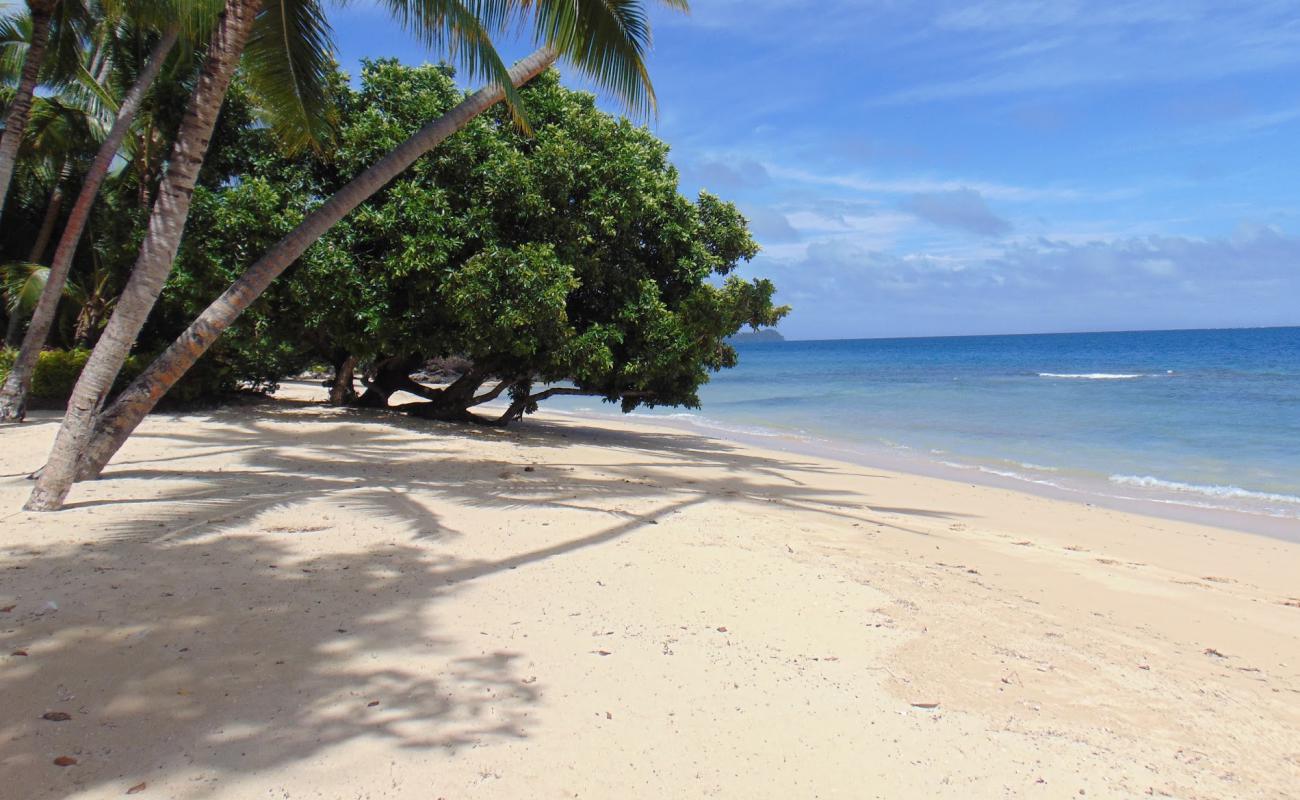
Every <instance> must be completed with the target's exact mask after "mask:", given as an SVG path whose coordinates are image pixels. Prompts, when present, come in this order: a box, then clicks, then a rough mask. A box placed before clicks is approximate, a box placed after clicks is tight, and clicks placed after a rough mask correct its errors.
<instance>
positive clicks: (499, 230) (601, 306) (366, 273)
mask: <svg viewBox="0 0 1300 800" xmlns="http://www.w3.org/2000/svg"><path fill="white" fill-rule="evenodd" d="M521 94H522V96H523V98H524V100H525V102H526V105H527V108H528V109H529V111H530V119H531V121H532V123H533V132H532V134H531V135H524V134H521V133H520V132H519V131H518V129H517V128H516V127H515V126H514V125H512V124H511V120H510V118H509V115H508V114H507V113H506V112H505V111H504V110H498V111H497V112H496V113H492V114H488V115H484V116H483V117H480V118H479V119H478V120H476V121H475V122H474V123H472V124H471V125H469V126H468V128H467V129H466V130H465V131H463V132H462V134H461V135H459V136H457V137H456V138H455V139H453V140H450V141H449V142H447V143H446V144H445V145H444V146H443V147H442V148H439V149H438V150H437V151H435V153H434V154H433V155H431V157H429V158H426V159H422V160H421V161H419V162H418V163H417V164H416V165H414V166H413V167H412V168H411V169H410V170H408V171H407V172H406V173H404V174H403V175H402V176H401V178H399V179H398V180H397V181H395V182H393V183H392V184H391V185H390V186H388V187H387V188H386V189H385V190H384V191H383V192H381V193H380V194H379V195H378V196H376V197H375V198H374V199H373V200H372V201H371V202H370V203H368V204H367V205H366V206H365V207H364V208H363V209H361V210H360V211H359V212H358V213H357V214H355V215H353V216H352V217H351V218H349V219H348V220H347V221H345V222H343V223H341V224H339V225H337V226H335V228H334V229H333V230H331V231H330V233H328V234H327V235H326V236H325V237H324V238H323V239H322V241H320V242H319V243H317V245H315V246H314V247H312V248H311V249H310V250H308V251H307V252H306V253H305V254H304V256H303V257H302V258H301V259H300V260H299V262H298V263H297V264H296V265H295V266H294V267H293V268H292V269H291V270H290V271H289V272H288V274H287V275H286V276H285V279H284V280H283V281H282V282H281V283H280V284H279V285H278V286H277V287H276V289H275V290H273V291H272V292H270V293H268V294H267V295H266V296H264V297H263V298H262V300H261V301H259V303H258V304H256V305H255V306H254V307H253V309H252V310H251V312H250V314H249V315H247V316H246V317H245V318H244V319H243V320H242V322H241V324H239V325H237V326H236V327H235V329H234V330H233V331H232V332H231V333H232V335H231V336H229V337H227V339H226V340H225V343H224V347H223V348H222V350H223V352H222V353H220V354H218V357H219V358H227V359H230V360H231V361H232V362H234V363H238V364H239V365H240V366H241V368H242V369H243V371H244V375H245V377H247V378H252V379H254V380H260V381H263V382H268V381H270V380H273V379H274V377H273V376H274V374H275V373H276V371H277V370H281V371H290V370H292V369H294V368H296V366H300V365H302V364H304V363H306V362H309V361H329V362H333V363H334V364H336V365H337V366H338V367H339V368H342V369H344V371H345V372H346V365H347V364H348V363H349V362H355V361H360V362H362V363H368V364H370V365H372V368H371V372H372V379H371V381H370V385H369V388H368V390H367V391H366V393H365V394H364V395H363V396H362V397H361V399H360V402H362V403H363V404H366V405H373V406H386V405H387V404H388V400H389V396H390V395H391V394H393V393H394V392H396V391H397V390H405V391H407V392H410V393H414V394H416V395H418V396H420V397H421V398H422V399H421V400H420V402H417V403H412V404H408V405H406V406H404V408H405V410H408V411H410V412H412V413H416V414H420V415H422V416H426V417H434V418H441V419H467V420H470V419H474V420H480V421H481V420H482V418H480V417H476V416H472V412H471V411H470V409H471V408H473V407H474V406H477V405H481V404H482V403H484V402H486V401H488V400H491V399H495V398H496V397H498V396H500V395H502V394H504V393H507V392H508V394H509V396H510V398H511V400H512V402H511V403H510V404H509V406H508V408H507V409H506V411H505V413H504V414H502V413H501V412H499V411H498V412H497V416H496V419H497V420H499V421H509V420H511V419H515V418H517V417H518V416H520V415H522V414H523V413H525V412H528V411H531V410H533V409H534V408H535V407H536V404H537V403H538V402H539V401H541V400H544V399H546V398H547V397H551V396H553V395H555V394H587V395H594V396H598V397H602V398H605V399H607V400H610V401H617V402H620V403H621V404H622V406H623V408H624V409H625V410H630V409H632V408H634V407H636V406H638V405H642V404H644V405H688V406H694V405H696V404H697V403H698V398H697V396H696V391H697V389H698V387H699V386H700V384H701V383H703V382H704V381H705V380H707V376H708V372H709V371H710V370H716V369H720V368H724V367H728V366H732V365H733V364H734V363H735V352H734V351H733V350H732V349H731V347H730V346H729V345H727V344H726V341H725V339H726V337H727V336H729V335H730V334H732V333H734V332H736V330H738V329H739V328H740V327H742V326H744V325H755V326H757V325H771V324H774V323H775V322H776V321H777V320H778V319H779V318H780V316H781V315H782V314H783V313H784V309H781V308H775V307H773V305H772V302H771V296H772V286H771V284H770V283H769V282H767V281H762V280H760V281H752V282H751V281H744V280H742V279H740V278H738V277H736V276H733V275H730V273H731V272H732V270H733V269H734V268H735V267H736V265H737V264H738V263H739V262H741V261H742V260H748V259H749V258H751V257H752V256H753V255H754V254H755V252H756V251H757V247H756V245H755V244H754V242H753V240H752V239H751V237H750V235H749V232H748V230H747V228H746V223H745V220H744V219H743V217H742V216H741V215H740V214H739V213H738V212H737V210H736V209H735V208H734V207H733V206H732V205H731V204H729V203H725V202H722V201H720V200H718V199H717V198H715V197H713V196H711V195H708V194H702V195H700V197H699V198H697V199H696V200H695V201H691V200H690V199H688V198H686V197H683V196H682V195H681V194H680V193H679V192H678V185H677V184H678V179H677V172H676V170H675V169H674V168H673V167H672V165H671V164H670V163H669V161H668V149H667V147H666V146H665V145H664V144H663V143H662V142H660V141H658V140H657V139H655V138H654V137H653V136H652V135H650V133H649V132H647V131H646V130H644V129H642V128H638V127H635V126H633V125H631V124H630V123H628V122H627V121H626V120H619V119H616V118H614V117H611V116H610V115H608V114H605V113H602V112H601V111H600V110H598V109H597V108H596V106H595V103H594V99H593V98H592V97H591V96H590V95H588V94H582V93H578V92H572V91H569V90H566V89H564V88H563V87H562V86H560V84H559V81H558V78H557V76H556V74H555V73H554V72H550V73H546V74H544V75H542V76H541V77H539V78H537V79H535V80H534V81H533V82H532V83H530V84H529V85H528V86H527V87H526V88H525V89H524V90H523V91H522V93H521ZM343 95H344V113H343V114H342V119H343V120H345V122H344V124H343V126H342V128H341V130H340V131H339V135H338V137H337V147H336V149H334V150H332V151H331V152H329V153H328V154H326V155H327V157H326V158H317V157H314V156H311V155H309V154H304V155H302V156H299V157H297V158H285V157H282V156H279V155H277V154H276V151H275V150H274V149H272V148H270V147H269V146H268V145H269V144H270V143H269V142H267V140H266V139H265V137H264V136H263V135H262V134H261V132H259V131H249V132H248V136H249V139H250V146H249V147H248V152H250V153H253V154H255V155H253V156H252V163H250V167H251V169H250V173H249V174H247V175H245V176H242V177H241V178H240V179H239V180H238V181H236V182H235V183H234V184H233V185H229V186H225V187H221V188H220V189H218V190H216V191H207V192H203V193H201V194H200V196H199V197H198V198H197V199H196V211H195V219H194V221H193V225H194V226H196V227H195V228H194V229H193V230H194V231H195V233H197V234H199V235H197V236H195V237H194V238H193V239H192V240H191V241H192V242H193V245H192V246H187V247H186V248H185V249H184V251H183V253H182V259H181V265H180V267H179V269H178V271H177V274H176V277H175V279H174V280H173V283H172V287H171V291H170V292H169V293H168V294H169V297H170V300H169V303H171V304H180V305H182V306H186V305H188V304H189V303H192V302H195V301H197V300H199V299H200V298H204V297H206V296H209V295H210V292H211V289H210V283H211V281H213V280H214V279H215V280H220V279H221V278H222V276H225V275H230V274H232V272H233V270H235V269H237V266H238V264H239V263H240V261H241V260H242V259H241V255H242V252H243V251H245V250H247V249H250V248H251V249H256V248H258V247H260V246H262V244H263V242H265V241H267V240H273V239H274V238H276V237H277V236H278V235H280V233H281V232H282V231H283V230H285V229H287V228H289V227H292V226H293V225H295V224H296V220H295V219H294V216H293V214H292V213H286V211H285V209H294V208H298V207H300V205H301V204H302V203H303V202H304V201H305V200H306V199H307V198H308V197H310V196H312V195H314V194H320V193H327V192H329V191H330V190H331V187H332V186H333V185H334V184H335V182H336V181H338V180H339V177H338V176H339V175H340V174H347V173H349V172H351V171H352V164H353V163H354V162H355V163H365V162H367V161H368V160H370V159H371V158H372V157H373V153H374V152H375V151H376V150H378V151H383V150H385V149H387V148H388V147H390V145H391V142H393V141H400V140H401V139H403V138H405V137H406V136H407V135H408V134H409V132H410V131H411V130H412V129H413V128H415V127H417V126H418V125H419V123H420V120H422V119H424V118H427V116H428V115H430V114H437V113H439V112H440V111H441V110H443V109H445V108H447V107H449V106H451V105H452V104H454V103H455V101H456V100H457V98H458V93H457V92H456V89H455V87H454V85H453V83H452V81H451V79H450V78H449V76H448V75H447V74H446V72H445V71H444V70H440V69H437V68H434V67H422V68H410V67H403V66H401V65H398V64H396V63H394V62H378V63H375V64H370V65H368V66H367V67H366V68H365V70H364V72H363V76H362V88H361V90H360V91H359V92H356V93H351V92H344V93H343ZM200 232H201V233H200ZM182 313H183V311H182ZM451 355H455V356H459V357H461V358H463V359H464V360H465V365H466V366H465V368H464V369H463V372H462V374H461V375H460V376H459V377H458V379H457V380H456V381H455V382H453V383H452V384H451V385H450V386H446V387H441V388H433V387H428V386H424V385H421V384H419V383H417V382H416V381H414V380H413V379H412V378H411V377H410V375H409V373H410V372H411V371H412V370H413V369H414V368H415V367H417V366H419V365H420V364H422V363H423V362H424V361H426V360H427V359H428V358H430V357H434V356H451ZM345 380H346V378H345ZM345 388H346V387H345ZM346 394H347V392H346V390H344V391H340V392H339V393H338V396H339V397H340V398H341V397H343V396H345V395H346Z"/></svg>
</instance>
